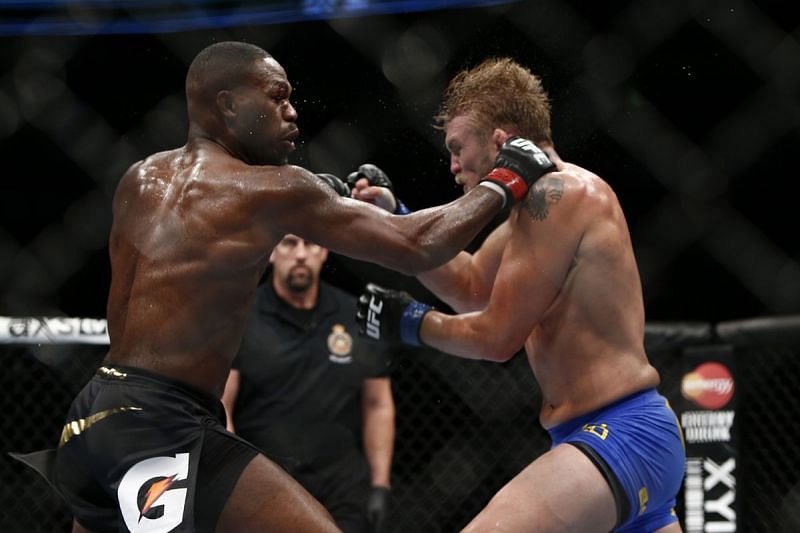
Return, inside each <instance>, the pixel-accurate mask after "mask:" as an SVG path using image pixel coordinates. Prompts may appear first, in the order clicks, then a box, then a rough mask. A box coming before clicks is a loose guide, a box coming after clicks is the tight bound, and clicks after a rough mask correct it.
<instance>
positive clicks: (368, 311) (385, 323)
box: [356, 283, 433, 346]
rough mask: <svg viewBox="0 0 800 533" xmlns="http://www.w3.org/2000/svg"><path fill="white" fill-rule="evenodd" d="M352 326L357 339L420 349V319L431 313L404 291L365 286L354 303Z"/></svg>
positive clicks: (430, 308) (429, 309) (428, 307)
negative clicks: (356, 323)
mask: <svg viewBox="0 0 800 533" xmlns="http://www.w3.org/2000/svg"><path fill="white" fill-rule="evenodd" d="M357 308H358V310H357V312H356V322H358V331H359V333H360V334H361V335H366V336H367V337H370V338H373V339H375V340H378V341H386V342H398V341H401V342H404V343H406V344H410V345H412V346H422V341H421V340H420V338H419V329H420V327H421V326H422V319H423V318H424V317H425V314H426V313H427V312H428V311H431V310H433V307H431V306H430V305H428V304H424V303H422V302H418V301H416V300H414V299H413V298H412V297H411V295H410V294H408V293H407V292H404V291H395V290H392V289H384V288H383V287H379V286H378V285H375V284H374V283H369V284H368V285H367V287H366V289H365V290H364V294H362V295H361V297H360V298H359V299H358V304H357Z"/></svg>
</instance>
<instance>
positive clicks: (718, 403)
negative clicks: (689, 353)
mask: <svg viewBox="0 0 800 533" xmlns="http://www.w3.org/2000/svg"><path fill="white" fill-rule="evenodd" d="M733 392H734V385H733V376H732V375H731V373H730V371H729V370H728V368H727V367H726V366H725V365H722V364H720V363H703V364H702V365H700V366H698V367H697V368H695V369H694V370H692V371H691V372H689V373H688V374H686V375H684V376H683V381H682V382H681V394H683V397H684V398H686V399H687V400H691V401H693V402H694V403H696V404H697V405H699V406H700V407H704V408H706V409H719V408H721V407H724V406H725V405H726V404H727V403H728V402H729V401H731V398H733Z"/></svg>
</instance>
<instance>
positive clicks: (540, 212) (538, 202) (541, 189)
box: [525, 177, 564, 220]
mask: <svg viewBox="0 0 800 533" xmlns="http://www.w3.org/2000/svg"><path fill="white" fill-rule="evenodd" d="M562 196H564V180H562V179H561V178H555V177H545V178H543V179H540V180H539V181H537V182H536V183H535V184H534V185H533V188H532V189H531V190H530V192H529V193H528V198H527V199H526V201H525V209H527V211H528V214H529V215H530V216H531V218H532V219H534V220H544V219H546V218H547V215H549V214H550V206H551V205H555V204H557V203H558V202H559V200H561V197H562Z"/></svg>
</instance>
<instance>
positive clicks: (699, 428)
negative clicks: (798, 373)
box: [678, 346, 737, 533]
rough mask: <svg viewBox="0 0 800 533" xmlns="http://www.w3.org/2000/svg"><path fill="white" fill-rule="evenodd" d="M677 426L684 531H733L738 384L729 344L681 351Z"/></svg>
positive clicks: (734, 519)
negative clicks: (682, 449)
mask: <svg viewBox="0 0 800 533" xmlns="http://www.w3.org/2000/svg"><path fill="white" fill-rule="evenodd" d="M683 359H684V364H683V369H684V373H683V380H682V382H681V394H682V396H683V398H682V402H681V405H680V406H678V411H679V413H680V415H679V417H680V421H681V427H682V428H683V433H684V437H685V439H686V479H685V481H684V517H685V529H686V531H687V533H694V532H733V531H736V518H737V510H736V507H737V501H736V459H737V458H736V452H737V445H736V433H735V431H734V429H735V427H736V380H735V377H734V369H733V362H734V360H733V348H732V347H731V346H708V347H700V348H692V349H688V350H686V351H685V352H684V357H683Z"/></svg>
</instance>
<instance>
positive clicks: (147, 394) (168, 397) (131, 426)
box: [50, 365, 258, 533]
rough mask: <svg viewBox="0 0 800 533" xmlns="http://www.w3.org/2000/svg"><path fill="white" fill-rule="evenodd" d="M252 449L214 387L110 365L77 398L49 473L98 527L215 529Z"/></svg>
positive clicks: (82, 518)
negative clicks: (230, 427) (230, 424)
mask: <svg viewBox="0 0 800 533" xmlns="http://www.w3.org/2000/svg"><path fill="white" fill-rule="evenodd" d="M256 454H258V450H256V448H254V447H253V446H252V445H250V444H249V443H247V442H246V441H244V440H242V439H240V438H239V437H236V436H235V435H233V434H232V433H229V432H228V431H226V430H225V411H224V409H223V407H222V404H221V403H220V402H219V400H218V399H217V398H215V397H213V396H212V395H210V394H208V393H205V392H203V391H200V390H198V389H195V388H193V387H191V386H189V385H187V384H185V383H181V382H178V381H175V380H171V379H169V378H165V377H163V376H160V375H157V374H153V373H151V372H147V371H144V370H141V369H136V368H129V367H123V366H117V365H115V366H113V367H112V366H105V367H102V368H101V369H100V370H98V372H97V375H95V376H94V377H93V378H92V379H91V380H90V381H89V383H88V384H87V385H86V387H84V389H83V390H82V391H81V392H80V393H79V394H78V396H77V397H76V398H75V400H74V401H73V402H72V406H71V407H70V411H69V414H68V415H67V423H66V425H65V426H64V430H63V432H62V434H61V440H60V442H59V446H58V451H57V453H56V456H55V464H54V465H53V466H52V469H51V470H50V477H51V479H50V481H51V484H52V485H53V486H54V487H55V488H56V490H57V491H58V492H59V493H60V494H61V495H62V497H63V498H64V499H65V500H66V502H67V503H68V505H69V507H70V508H71V509H72V512H73V514H74V515H75V518H76V519H77V520H78V522H80V523H81V525H83V526H84V527H86V528H88V529H90V530H92V531H96V532H106V531H107V532H112V531H130V532H137V531H164V532H198V533H199V532H203V533H204V532H209V533H213V531H214V530H215V528H216V523H217V520H218V519H219V515H220V514H221V512H222V508H223V507H224V505H225V502H226V501H227V499H228V497H229V496H230V493H231V491H232V490H233V487H234V485H235V484H236V481H237V480H238V479H239V476H240V475H241V472H242V470H243V469H244V468H245V466H247V464H248V463H249V462H250V461H251V460H252V459H253V457H255V456H256Z"/></svg>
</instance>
